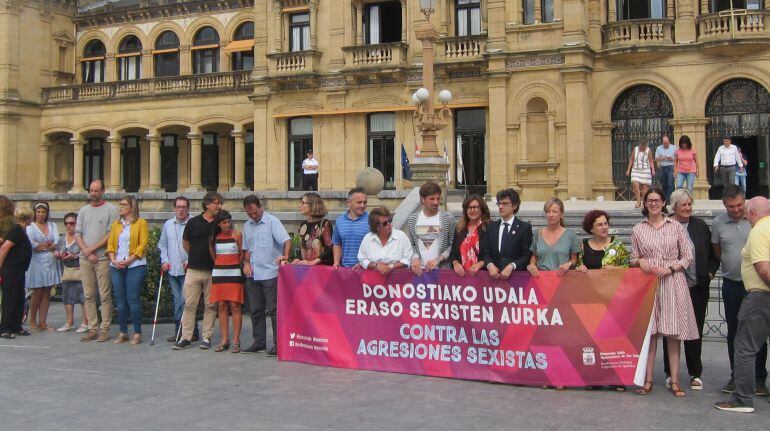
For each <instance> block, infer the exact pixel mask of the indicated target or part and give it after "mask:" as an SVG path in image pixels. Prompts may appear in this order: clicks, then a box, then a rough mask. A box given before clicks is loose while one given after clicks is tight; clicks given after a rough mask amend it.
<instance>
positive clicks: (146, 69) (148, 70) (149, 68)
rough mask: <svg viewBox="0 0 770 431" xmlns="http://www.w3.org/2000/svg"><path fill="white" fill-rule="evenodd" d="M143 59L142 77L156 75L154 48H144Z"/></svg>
mask: <svg viewBox="0 0 770 431" xmlns="http://www.w3.org/2000/svg"><path fill="white" fill-rule="evenodd" d="M139 58H141V61H142V75H141V76H140V78H142V79H147V78H152V77H153V76H155V70H154V68H153V66H154V64H153V61H152V60H153V58H152V49H143V50H142V55H141V57H139Z"/></svg>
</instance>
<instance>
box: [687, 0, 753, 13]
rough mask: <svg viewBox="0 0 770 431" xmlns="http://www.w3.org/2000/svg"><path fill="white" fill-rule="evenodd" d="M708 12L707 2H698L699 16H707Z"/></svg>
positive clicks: (707, 0)
mask: <svg viewBox="0 0 770 431" xmlns="http://www.w3.org/2000/svg"><path fill="white" fill-rule="evenodd" d="M767 5H768V2H765V8H767ZM709 13H710V12H709V0H700V14H701V15H708V14H709Z"/></svg>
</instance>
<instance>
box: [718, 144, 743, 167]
mask: <svg viewBox="0 0 770 431" xmlns="http://www.w3.org/2000/svg"><path fill="white" fill-rule="evenodd" d="M736 163H737V164H738V166H740V167H743V160H741V155H740V154H739V153H738V147H736V146H735V145H730V148H727V147H725V146H724V145H720V146H719V148H718V149H717V154H716V155H715V156H714V167H717V166H733V165H735V164H736Z"/></svg>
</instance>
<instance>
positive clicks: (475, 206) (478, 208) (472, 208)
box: [468, 205, 481, 211]
mask: <svg viewBox="0 0 770 431" xmlns="http://www.w3.org/2000/svg"><path fill="white" fill-rule="evenodd" d="M480 209H481V207H480V206H478V205H471V206H469V207H468V211H470V210H480Z"/></svg>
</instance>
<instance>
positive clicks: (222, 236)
mask: <svg viewBox="0 0 770 431" xmlns="http://www.w3.org/2000/svg"><path fill="white" fill-rule="evenodd" d="M211 258H212V259H213V260H214V270H213V271H212V272H211V279H212V283H211V295H210V296H209V303H211V304H218V305H217V307H218V312H219V331H220V332H221V334H222V339H221V341H220V342H219V345H217V347H216V348H215V349H214V351H215V352H224V351H225V350H227V349H229V348H230V343H231V340H230V335H229V333H230V321H229V319H230V314H232V315H233V338H232V345H233V350H232V352H233V353H240V352H241V325H242V316H241V305H243V273H241V261H242V260H243V236H242V235H241V233H240V232H238V231H237V230H234V229H233V217H232V216H231V215H230V213H229V212H227V211H225V210H221V211H219V213H217V215H216V217H214V234H213V235H212V236H211Z"/></svg>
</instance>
